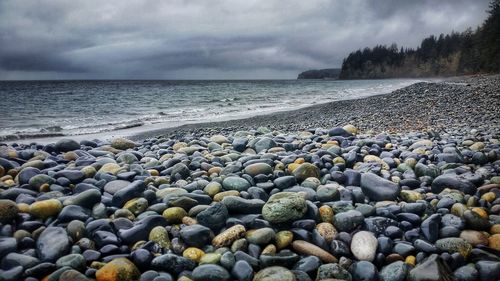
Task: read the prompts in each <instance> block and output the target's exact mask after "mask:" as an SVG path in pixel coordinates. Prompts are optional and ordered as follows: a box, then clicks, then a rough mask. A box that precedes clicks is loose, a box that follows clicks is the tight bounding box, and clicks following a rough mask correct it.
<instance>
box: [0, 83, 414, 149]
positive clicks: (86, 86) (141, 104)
mask: <svg viewBox="0 0 500 281" xmlns="http://www.w3.org/2000/svg"><path fill="white" fill-rule="evenodd" d="M415 82H418V80H412V79H387V80H348V81H341V80H241V81H236V80H228V81H223V80H213V81H202V80H196V81H187V80H180V81H172V80H155V81H149V80H148V81H146V80H138V81H135V80H109V81H108V80H85V81H0V106H1V114H0V140H12V139H18V138H40V137H49V136H51V137H54V136H75V135H85V134H96V133H103V132H112V131H117V130H123V129H126V128H135V127H141V128H143V129H144V128H148V126H152V125H154V126H155V127H157V128H158V127H161V126H163V125H164V126H169V127H172V126H176V125H181V124H184V123H189V122H191V123H193V122H195V123H196V122H208V121H210V122H212V121H217V120H228V119H236V118H244V117H250V116H255V115H259V114H268V113H272V112H277V111H283V110H292V109H297V108H301V107H305V106H309V105H313V104H318V103H326V102H331V101H337V100H345V99H354V98H361V97H367V96H371V95H378V94H384V93H389V92H391V91H393V90H395V89H398V88H402V87H405V86H408V85H410V84H412V83H415Z"/></svg>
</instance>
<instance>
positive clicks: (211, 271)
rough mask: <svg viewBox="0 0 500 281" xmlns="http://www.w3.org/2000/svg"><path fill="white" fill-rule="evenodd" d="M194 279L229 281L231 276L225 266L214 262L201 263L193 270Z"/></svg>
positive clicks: (195, 280) (199, 280)
mask: <svg viewBox="0 0 500 281" xmlns="http://www.w3.org/2000/svg"><path fill="white" fill-rule="evenodd" d="M193 280H194V281H229V280H231V276H230V274H229V272H227V270H226V269H225V268H223V267H222V266H220V265H216V264H203V265H200V266H198V267H196V268H195V269H194V270H193Z"/></svg>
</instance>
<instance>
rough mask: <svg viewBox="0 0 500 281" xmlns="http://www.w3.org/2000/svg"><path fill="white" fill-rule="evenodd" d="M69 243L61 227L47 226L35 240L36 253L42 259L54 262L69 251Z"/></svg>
mask: <svg viewBox="0 0 500 281" xmlns="http://www.w3.org/2000/svg"><path fill="white" fill-rule="evenodd" d="M70 248H71V244H70V241H69V238H68V235H67V233H66V230H64V228H62V227H53V226H51V227H47V228H46V229H45V230H43V231H42V233H40V236H39V237H38V239H37V241H36V249H37V254H38V256H39V257H40V260H42V261H48V262H55V261H56V260H57V259H58V258H60V257H61V256H63V255H65V254H67V253H69V251H70Z"/></svg>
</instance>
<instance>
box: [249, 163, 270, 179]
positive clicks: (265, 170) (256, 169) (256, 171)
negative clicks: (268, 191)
mask: <svg viewBox="0 0 500 281" xmlns="http://www.w3.org/2000/svg"><path fill="white" fill-rule="evenodd" d="M272 172H273V168H272V167H271V166H270V165H269V164H266V163H255V164H250V165H248V166H246V167H245V174H248V175H250V176H252V177H255V176H256V175H261V174H263V175H269V174H272Z"/></svg>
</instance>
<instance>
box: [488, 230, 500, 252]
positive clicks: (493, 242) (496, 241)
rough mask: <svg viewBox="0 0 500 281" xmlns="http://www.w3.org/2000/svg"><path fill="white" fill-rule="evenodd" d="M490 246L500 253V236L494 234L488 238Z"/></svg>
mask: <svg viewBox="0 0 500 281" xmlns="http://www.w3.org/2000/svg"><path fill="white" fill-rule="evenodd" d="M488 246H489V247H490V248H493V249H495V250H497V251H500V234H493V235H491V236H490V237H488Z"/></svg>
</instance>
